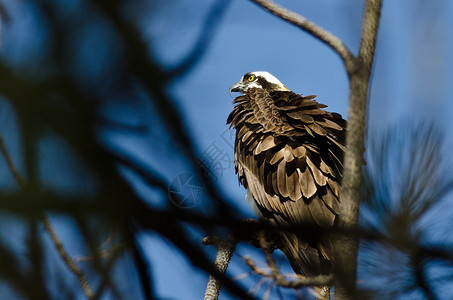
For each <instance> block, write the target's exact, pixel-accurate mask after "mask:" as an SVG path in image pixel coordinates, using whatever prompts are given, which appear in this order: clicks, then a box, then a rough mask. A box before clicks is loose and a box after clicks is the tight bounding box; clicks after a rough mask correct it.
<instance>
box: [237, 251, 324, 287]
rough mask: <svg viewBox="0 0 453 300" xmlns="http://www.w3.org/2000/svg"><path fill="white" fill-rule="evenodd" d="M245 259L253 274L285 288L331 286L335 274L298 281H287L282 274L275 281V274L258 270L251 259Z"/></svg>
mask: <svg viewBox="0 0 453 300" xmlns="http://www.w3.org/2000/svg"><path fill="white" fill-rule="evenodd" d="M244 259H245V263H246V264H247V265H248V266H249V267H250V269H252V271H253V272H255V273H256V274H258V275H261V276H263V277H265V278H270V279H274V283H275V285H278V286H281V287H284V288H291V289H299V288H301V287H308V286H330V285H332V282H333V274H330V275H318V276H313V277H301V276H298V278H297V280H287V279H285V278H284V276H283V275H282V274H279V275H280V277H279V278H278V279H277V280H275V278H274V277H275V274H273V273H272V272H266V271H265V270H263V269H260V268H258V267H257V266H256V265H255V263H254V262H253V261H252V259H251V258H250V257H248V256H246V257H245V258H244Z"/></svg>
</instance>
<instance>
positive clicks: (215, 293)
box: [202, 234, 237, 300]
mask: <svg viewBox="0 0 453 300" xmlns="http://www.w3.org/2000/svg"><path fill="white" fill-rule="evenodd" d="M202 243H203V245H215V246H216V247H217V249H218V251H217V256H216V259H215V262H214V265H215V267H216V269H217V270H218V271H219V273H220V274H224V273H225V271H226V269H227V268H228V264H229V263H230V260H231V257H232V256H233V252H234V250H235V249H236V244H237V240H236V238H235V237H234V236H233V235H231V234H230V235H229V236H228V237H227V238H226V240H225V241H222V240H221V239H220V238H219V237H205V238H204V239H203V241H202ZM220 287H221V282H220V279H219V278H216V277H214V276H212V275H209V281H208V285H207V286H206V291H205V294H204V300H217V298H218V297H219V292H220Z"/></svg>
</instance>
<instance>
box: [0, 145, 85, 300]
mask: <svg viewBox="0 0 453 300" xmlns="http://www.w3.org/2000/svg"><path fill="white" fill-rule="evenodd" d="M0 152H1V153H2V155H3V157H4V159H5V161H6V163H7V165H8V168H9V171H10V172H11V174H12V175H13V176H14V178H15V179H16V181H17V183H18V184H19V186H20V187H21V188H22V189H25V188H26V182H25V179H24V178H23V177H22V175H20V173H19V171H18V170H17V168H16V166H15V165H14V162H13V160H12V158H11V155H10V154H9V152H8V150H7V149H6V145H5V142H4V140H3V137H2V136H0ZM42 222H43V224H44V229H45V230H46V231H47V232H48V233H49V235H50V238H51V239H52V242H53V244H54V246H55V248H56V249H57V252H58V254H59V255H60V257H61V259H62V260H63V262H64V263H65V265H66V266H67V267H68V269H69V270H70V271H71V272H72V273H73V274H74V275H75V276H76V277H77V279H78V280H79V283H80V285H81V286H82V289H83V292H84V293H85V295H86V296H87V298H88V299H90V300H91V299H94V293H93V290H92V289H91V286H90V284H89V282H88V280H87V277H86V275H85V273H84V272H83V271H82V269H80V268H79V267H78V266H77V264H76V263H75V262H74V260H73V259H72V258H71V256H70V255H69V254H68V252H67V251H66V249H65V247H64V245H63V243H62V242H61V240H60V238H59V237H58V235H57V234H56V232H55V230H54V229H53V227H52V224H51V222H50V220H49V218H48V217H47V216H46V215H45V214H44V213H43V214H42Z"/></svg>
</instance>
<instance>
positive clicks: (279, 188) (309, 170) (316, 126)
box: [227, 89, 346, 228]
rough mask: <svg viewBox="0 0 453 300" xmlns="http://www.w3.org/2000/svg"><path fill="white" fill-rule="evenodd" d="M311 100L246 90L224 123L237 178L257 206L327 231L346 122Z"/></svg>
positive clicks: (334, 207)
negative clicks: (231, 132) (230, 130)
mask: <svg viewBox="0 0 453 300" xmlns="http://www.w3.org/2000/svg"><path fill="white" fill-rule="evenodd" d="M313 98H315V96H307V97H303V96H301V95H298V94H296V93H293V92H290V91H275V92H270V93H269V92H267V91H266V90H264V89H250V90H249V91H248V92H247V93H246V94H245V95H242V96H239V97H237V98H236V99H235V100H234V103H235V104H236V105H235V107H234V109H233V111H232V113H231V114H230V116H229V117H228V121H227V123H229V124H231V127H234V128H236V130H237V133H236V143H235V147H236V149H235V163H236V172H237V173H238V176H239V180H240V181H241V183H242V184H243V185H244V186H245V187H246V188H247V189H249V190H250V191H251V192H252V194H253V196H254V199H255V201H256V202H257V205H259V206H262V207H263V208H265V209H266V210H267V211H269V212H271V213H278V214H280V215H282V217H284V218H288V219H289V221H291V222H297V223H299V222H301V223H304V222H310V221H311V218H312V219H313V220H314V221H315V222H316V223H317V224H318V225H319V226H321V227H324V228H326V227H330V226H332V225H333V223H334V220H335V215H336V214H337V213H338V203H339V197H340V186H339V183H340V179H341V171H342V159H343V153H344V151H345V147H344V136H345V127H346V121H345V120H343V119H342V117H341V116H340V115H339V114H335V113H329V112H326V111H325V110H323V109H322V108H325V107H326V106H325V105H323V104H320V103H318V102H316V101H315V100H313ZM260 189H263V190H264V193H263V191H260ZM298 202H303V203H304V204H305V207H304V206H303V205H302V203H300V204H299V203H298ZM296 203H297V204H296ZM307 208H308V210H307Z"/></svg>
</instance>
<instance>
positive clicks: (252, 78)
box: [247, 75, 255, 81]
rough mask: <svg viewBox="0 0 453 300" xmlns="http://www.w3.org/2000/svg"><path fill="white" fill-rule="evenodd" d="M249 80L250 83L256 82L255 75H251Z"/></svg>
mask: <svg viewBox="0 0 453 300" xmlns="http://www.w3.org/2000/svg"><path fill="white" fill-rule="evenodd" d="M247 80H248V81H253V80H255V75H250V76H249V77H247Z"/></svg>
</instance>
